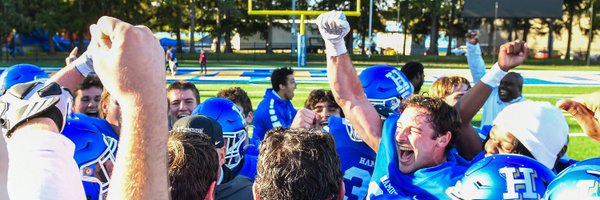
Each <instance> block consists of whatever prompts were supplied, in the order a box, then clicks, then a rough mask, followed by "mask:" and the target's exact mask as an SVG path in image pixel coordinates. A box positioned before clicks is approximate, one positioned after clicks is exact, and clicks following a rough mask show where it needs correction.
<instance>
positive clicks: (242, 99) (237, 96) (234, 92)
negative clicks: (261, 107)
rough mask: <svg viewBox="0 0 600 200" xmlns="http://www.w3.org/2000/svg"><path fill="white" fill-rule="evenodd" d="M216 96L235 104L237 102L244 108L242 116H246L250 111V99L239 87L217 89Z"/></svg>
mask: <svg viewBox="0 0 600 200" xmlns="http://www.w3.org/2000/svg"><path fill="white" fill-rule="evenodd" d="M217 97H222V98H226V99H229V100H230V101H233V103H235V104H239V105H241V106H242V109H244V113H243V114H244V116H248V113H250V112H252V101H250V97H248V93H246V91H244V89H242V88H240V87H230V88H228V89H224V90H219V92H218V93H217Z"/></svg>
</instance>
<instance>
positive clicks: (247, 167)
mask: <svg viewBox="0 0 600 200" xmlns="http://www.w3.org/2000/svg"><path fill="white" fill-rule="evenodd" d="M243 161H244V163H240V165H238V166H237V168H239V169H236V170H232V171H237V172H236V173H235V174H234V176H237V175H242V176H245V177H248V178H250V179H251V180H252V182H254V178H256V167H257V164H258V157H256V156H251V155H244V160H243Z"/></svg>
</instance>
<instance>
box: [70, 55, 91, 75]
mask: <svg viewBox="0 0 600 200" xmlns="http://www.w3.org/2000/svg"><path fill="white" fill-rule="evenodd" d="M71 65H73V66H75V69H77V71H79V73H81V75H83V77H87V76H88V75H89V74H90V73H93V72H94V62H93V61H92V55H91V54H90V53H88V52H87V51H86V52H84V53H83V54H81V56H79V58H77V59H76V60H75V61H73V62H72V63H71Z"/></svg>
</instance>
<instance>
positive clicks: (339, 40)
mask: <svg viewBox="0 0 600 200" xmlns="http://www.w3.org/2000/svg"><path fill="white" fill-rule="evenodd" d="M317 25H318V26H319V32H320V33H321V37H323V40H324V41H325V49H326V50H325V51H326V53H327V55H328V56H339V55H342V54H344V53H346V52H348V50H346V44H345V42H344V37H345V36H346V34H348V32H350V25H349V24H348V21H347V20H346V15H344V13H343V12H341V11H329V12H326V13H323V14H320V15H319V17H317Z"/></svg>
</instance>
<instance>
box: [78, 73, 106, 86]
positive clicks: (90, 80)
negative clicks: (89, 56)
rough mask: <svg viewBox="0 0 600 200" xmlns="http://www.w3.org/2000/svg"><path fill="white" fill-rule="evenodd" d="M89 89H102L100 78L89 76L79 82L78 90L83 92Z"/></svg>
mask: <svg viewBox="0 0 600 200" xmlns="http://www.w3.org/2000/svg"><path fill="white" fill-rule="evenodd" d="M91 87H97V88H100V89H102V88H104V86H103V85H102V81H100V78H99V77H98V76H97V75H94V74H90V75H88V76H87V77H85V79H83V82H81V87H79V89H80V90H85V89H89V88H91Z"/></svg>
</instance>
